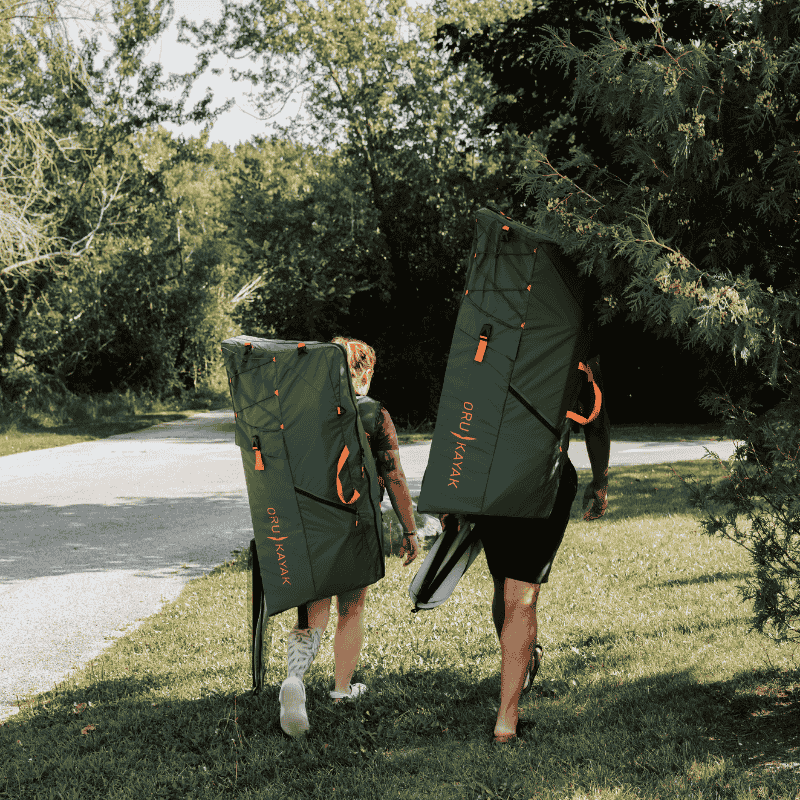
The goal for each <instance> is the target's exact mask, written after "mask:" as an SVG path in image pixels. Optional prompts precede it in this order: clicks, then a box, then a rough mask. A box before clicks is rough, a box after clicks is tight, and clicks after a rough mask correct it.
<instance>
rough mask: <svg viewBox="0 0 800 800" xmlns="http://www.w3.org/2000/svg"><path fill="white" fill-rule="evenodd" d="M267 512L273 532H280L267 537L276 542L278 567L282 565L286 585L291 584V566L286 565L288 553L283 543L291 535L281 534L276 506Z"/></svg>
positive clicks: (282, 574) (282, 575)
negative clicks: (284, 549)
mask: <svg viewBox="0 0 800 800" xmlns="http://www.w3.org/2000/svg"><path fill="white" fill-rule="evenodd" d="M267 514H269V517H270V519H269V521H270V522H271V523H272V532H273V533H277V534H278V535H277V536H267V539H270V540H272V541H273V542H275V553H276V554H277V556H278V567H280V570H281V577H282V578H283V583H284V585H286V586H291V585H292V582H291V581H290V580H289V568H288V567H287V566H286V553H284V552H283V544H282V542H284V541H286V539H288V538H289V537H288V536H281V535H280V533H281V524H280V521H279V520H278V512H277V511H276V510H275V509H274V508H268V509H267Z"/></svg>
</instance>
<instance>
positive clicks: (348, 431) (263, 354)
mask: <svg viewBox="0 0 800 800" xmlns="http://www.w3.org/2000/svg"><path fill="white" fill-rule="evenodd" d="M222 352H223V356H224V360H225V366H226V369H227V371H228V378H229V382H230V392H231V399H232V401H233V407H234V412H235V414H236V444H237V445H238V446H239V447H240V448H241V452H242V463H243V465H244V474H245V481H246V484H247V495H248V498H249V501H250V514H251V518H252V521H253V532H254V536H255V543H256V551H257V553H256V554H257V558H258V569H259V573H260V579H261V585H262V587H263V602H264V603H265V605H266V613H267V614H268V615H269V616H272V615H274V614H278V613H280V612H282V611H286V610H287V609H290V608H294V607H296V606H297V607H300V606H303V605H305V604H306V603H308V602H310V601H312V600H317V599H320V598H323V597H330V596H331V595H335V594H339V593H342V592H346V591H350V590H353V589H359V588H361V587H363V586H368V585H369V584H372V583H375V582H376V581H378V580H380V579H381V578H382V577H383V576H384V571H385V570H384V555H383V545H382V526H381V510H380V488H379V483H378V475H377V471H376V468H375V461H374V459H373V457H372V455H371V453H370V448H369V443H368V440H367V436H366V433H365V431H364V426H363V424H362V422H361V419H360V417H359V413H358V408H357V404H356V395H355V392H354V391H353V385H352V382H351V380H350V372H349V369H348V366H347V356H346V354H345V350H344V348H343V347H341V346H340V345H338V344H328V343H322V342H305V343H303V342H297V341H284V340H277V339H259V338H256V337H252V336H237V337H235V338H233V339H227V340H226V341H224V342H223V343H222ZM254 577H255V573H254ZM255 588H256V587H254V596H255ZM260 607H261V604H260V603H259V608H260Z"/></svg>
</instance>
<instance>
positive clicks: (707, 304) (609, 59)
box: [521, 0, 800, 636]
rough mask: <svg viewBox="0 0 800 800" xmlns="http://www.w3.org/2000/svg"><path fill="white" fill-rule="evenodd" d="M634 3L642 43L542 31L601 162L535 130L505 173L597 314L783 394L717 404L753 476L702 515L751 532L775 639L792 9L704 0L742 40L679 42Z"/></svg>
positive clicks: (798, 66)
mask: <svg viewBox="0 0 800 800" xmlns="http://www.w3.org/2000/svg"><path fill="white" fill-rule="evenodd" d="M635 5H636V7H637V8H638V10H639V11H640V13H641V14H642V16H643V17H644V18H645V19H647V20H648V21H649V24H650V25H651V28H652V35H651V36H650V37H649V38H648V39H642V40H639V41H633V40H632V39H631V38H630V37H628V36H626V35H625V33H624V32H623V31H621V30H619V29H617V28H615V27H613V26H610V25H605V26H602V21H601V20H597V23H598V26H599V27H600V28H601V30H602V33H600V34H598V35H597V36H596V37H595V40H594V43H593V44H592V45H591V46H590V47H588V48H579V47H578V46H576V45H575V44H573V43H572V42H571V40H570V38H569V34H568V32H567V31H556V30H553V29H550V30H549V35H548V37H547V38H546V39H545V43H544V50H543V58H544V60H545V61H547V62H553V63H558V64H561V65H562V66H563V67H564V68H569V69H571V70H573V72H574V75H575V83H574V85H573V93H572V98H571V99H572V109H573V111H574V112H577V114H578V118H579V123H580V124H581V125H583V126H590V125H594V126H597V127H598V128H601V129H602V130H603V132H604V135H605V136H606V137H607V139H608V142H609V150H608V151H607V152H606V154H605V155H606V158H605V159H604V160H603V161H600V162H599V163H598V162H595V161H594V160H593V159H590V158H588V157H587V154H586V153H585V152H582V151H579V150H575V151H573V153H572V154H571V156H572V157H571V158H569V159H564V160H561V161H558V160H555V159H551V158H550V157H549V155H548V153H547V152H546V151H545V150H544V148H543V147H542V146H541V143H539V142H536V141H534V142H532V143H531V147H530V150H529V151H528V153H527V154H526V158H525V161H524V163H523V164H522V167H521V176H522V177H521V184H522V186H523V187H524V189H525V191H526V193H527V196H528V198H529V201H530V218H531V220H532V221H533V222H534V224H535V225H536V226H540V227H541V228H543V229H544V230H546V231H548V232H549V233H551V234H553V235H554V236H556V237H558V238H559V240H560V241H561V242H562V244H563V247H564V249H565V250H566V251H567V252H568V253H570V254H573V255H574V256H575V258H576V259H578V260H579V262H580V264H581V266H582V269H584V270H585V271H586V272H592V273H593V274H595V275H596V276H597V277H598V278H599V280H600V281H601V283H602V285H603V286H604V287H605V291H604V300H603V302H602V308H601V309H600V311H601V314H602V316H603V317H604V318H606V319H607V318H610V317H612V316H613V315H614V314H615V313H619V312H621V311H627V312H628V313H629V315H630V316H631V317H632V318H634V319H639V320H642V321H643V322H644V323H645V324H646V325H648V326H651V327H654V326H655V327H657V326H661V327H662V328H663V329H669V330H671V331H672V332H673V334H674V335H675V336H676V338H680V339H681V340H682V341H684V342H685V343H686V344H688V345H689V346H698V345H705V346H707V347H709V348H712V349H714V350H716V351H719V352H725V353H727V354H728V357H729V359H730V362H731V363H732V362H734V361H738V362H747V363H752V364H755V365H756V366H757V367H758V369H759V371H760V373H761V375H762V376H763V377H762V380H763V381H764V382H765V383H770V384H772V385H774V386H776V387H778V388H779V389H780V390H781V391H782V392H783V396H784V398H785V399H784V401H783V403H782V404H780V405H779V406H778V407H777V408H776V409H775V410H774V411H773V413H772V414H771V415H769V416H767V417H762V418H761V419H760V420H759V419H753V417H752V416H751V414H750V412H748V410H747V409H743V410H738V411H737V410H736V409H734V408H732V407H730V405H729V411H730V412H731V413H732V415H733V416H734V417H736V418H737V419H738V421H739V427H738V432H739V433H740V434H742V435H744V436H745V439H746V445H745V446H744V447H743V448H742V450H741V451H740V453H739V457H740V458H743V457H744V456H745V455H748V454H749V455H750V456H751V457H752V458H753V459H754V463H755V465H756V470H757V475H758V476H759V477H758V479H757V480H756V479H754V478H753V475H752V474H751V473H750V472H748V471H746V470H742V469H739V468H738V467H736V468H734V469H733V470H731V471H730V472H729V479H730V480H729V482H728V490H729V491H728V493H725V492H723V493H722V494H721V495H719V496H718V497H719V498H722V499H725V500H726V501H727V502H728V503H729V508H730V509H731V512H730V515H729V516H727V517H724V518H719V517H714V516H713V514H712V516H711V517H708V518H707V520H706V523H705V524H706V529H707V530H708V531H709V532H710V533H716V534H720V535H729V536H731V537H732V538H740V539H741V537H742V536H744V537H745V538H747V540H748V541H749V542H750V543H751V544H752V545H753V548H752V552H753V554H754V559H755V563H756V568H757V587H756V588H755V589H754V590H753V591H755V592H756V594H755V595H751V596H754V597H755V598H756V609H757V618H756V623H757V625H758V626H759V627H760V628H763V627H764V625H766V623H767V622H768V621H771V622H772V623H774V624H775V626H776V631H777V635H780V636H784V635H787V632H788V631H790V630H796V628H797V621H796V620H797V616H798V614H800V600H798V597H800V593H798V588H800V571H799V570H798V568H797V567H798V563H799V559H800V552H799V551H798V548H799V547H800V523H799V522H798V519H799V517H798V513H797V497H798V494H800V470H798V467H797V461H796V457H797V453H798V449H797V448H798V446H800V441H798V440H797V436H798V434H797V430H798V426H797V424H796V414H795V411H796V409H797V407H798V406H800V380H798V367H800V348H798V346H797V335H798V326H800V301H799V300H798V289H800V270H798V266H797V260H796V257H795V254H796V250H797V245H798V236H800V234H799V233H798V230H799V228H798V218H797V202H798V200H800V162H799V161H798V152H799V146H800V128H799V126H800V123H799V122H798V120H800V99H798V98H800V61H799V60H798V54H800V44H798V41H800V37H799V36H798V34H800V6H798V4H797V3H789V2H783V0H762V2H761V3H760V4H759V5H758V8H757V9H756V10H755V11H754V12H752V13H750V12H748V11H746V10H745V9H743V8H742V7H741V6H740V5H735V6H733V5H729V4H725V3H714V4H712V5H713V9H712V10H713V12H714V13H715V14H716V15H718V19H719V20H720V26H722V25H723V23H724V22H726V21H728V20H729V19H730V20H733V21H734V22H735V23H736V25H737V27H738V29H739V30H740V31H741V32H742V34H743V35H742V36H741V38H737V40H735V41H727V42H719V41H717V40H711V41H708V40H705V39H701V40H699V41H696V42H693V43H685V42H679V41H674V40H671V39H670V38H669V37H668V36H667V35H666V33H665V31H664V29H663V26H662V24H661V16H660V13H659V11H658V8H657V7H656V6H650V5H648V4H646V3H645V0H636V3H635ZM725 402H726V401H724V400H718V401H717V402H716V404H715V407H716V408H717V409H718V410H722V409H723V406H724V403H725ZM784 423H788V424H784ZM764 448H767V449H768V450H769V451H771V452H770V457H769V458H764V457H763V452H764ZM748 481H752V482H750V483H748ZM737 493H738V495H737ZM737 496H739V497H740V500H741V502H739V500H736V497H737ZM741 498H744V499H741ZM767 509H773V510H774V512H775V513H774V515H773V516H772V517H770V516H769V513H770V512H768V511H767ZM743 513H744V514H745V515H746V516H747V515H748V514H749V515H750V523H751V524H750V525H749V526H746V527H745V528H744V529H743V530H744V531H745V533H743V530H742V529H737V528H736V520H737V518H738V517H739V516H740V515H741V514H743ZM779 560H783V562H784V563H786V564H788V565H789V566H788V567H787V569H786V570H785V571H783V572H781V571H779V570H777V568H776V563H777V561H779ZM776 598H777V599H776ZM791 620H794V621H791ZM792 626H793V627H792Z"/></svg>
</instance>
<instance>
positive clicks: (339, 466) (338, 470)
mask: <svg viewBox="0 0 800 800" xmlns="http://www.w3.org/2000/svg"><path fill="white" fill-rule="evenodd" d="M349 455H350V450H349V448H348V447H347V445H345V446H344V450H342V454H341V455H340V456H339V463H338V464H337V466H336V491H337V492H338V493H339V499H340V500H341V501H342V502H343V503H344V504H345V505H346V506H349V505H350V504H351V503H355V501H356V500H358V498H359V497H361V495H360V494H359V493H358V491H357V490H356V489H353V496H352V497H351V498H350V499H349V500H345V499H344V494H343V491H342V479H341V478H340V477H339V475H340V473H341V471H342V467H343V466H344V462H345V461H347V456H349Z"/></svg>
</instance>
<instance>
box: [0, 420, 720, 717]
mask: <svg viewBox="0 0 800 800" xmlns="http://www.w3.org/2000/svg"><path fill="white" fill-rule="evenodd" d="M704 444H707V445H708V446H710V447H711V448H712V449H716V450H717V451H718V452H719V453H720V455H722V456H723V457H727V456H728V455H730V453H731V452H732V451H733V444H732V443H730V442H727V443H726V442H697V443H695V442H686V443H676V444H664V443H661V444H659V443H657V442H650V443H641V442H615V443H614V444H613V446H612V464H616V465H622V464H642V463H660V462H664V461H679V460H685V459H695V458H700V457H702V455H703V453H704V450H703V445H704ZM429 451H430V443H429V442H423V443H419V444H412V445H403V446H402V447H401V448H400V454H401V460H402V463H403V467H404V469H405V472H406V475H407V477H408V482H409V486H410V488H411V492H412V494H417V493H418V492H419V490H420V486H421V482H422V475H423V472H424V471H425V465H426V464H427V459H428V453H429ZM570 456H571V457H572V460H573V462H574V463H575V466H576V467H577V468H578V469H581V468H588V466H589V462H588V458H587V457H586V448H585V446H584V445H583V444H582V443H580V442H575V443H573V444H572V445H571V447H570ZM385 502H387V503H388V501H385ZM251 537H252V527H251V524H250V514H249V509H248V505H247V498H246V494H245V485H244V473H243V471H242V465H241V457H240V455H239V449H238V448H237V447H236V445H235V444H234V442H233V425H232V420H231V412H230V411H209V412H205V413H201V414H198V415H196V416H194V417H191V418H190V419H188V420H181V421H178V422H169V423H163V424H161V425H158V426H156V427H155V428H151V429H148V430H145V431H139V432H137V433H130V434H123V435H120V436H112V437H110V438H108V439H101V440H99V441H94V442H83V443H80V444H73V445H67V446H65V447H58V448H53V449H49V450H35V451H33V452H30V453H18V454H15V455H10V456H4V457H1V458H0V643H2V644H0V720H2V719H4V718H6V717H8V716H9V715H11V714H14V713H16V711H17V710H18V708H17V706H16V703H15V700H16V698H17V697H18V696H20V695H24V694H29V693H34V692H42V691H47V690H49V689H51V688H52V687H53V686H55V685H56V684H57V683H59V682H61V681H63V680H64V679H65V678H67V677H68V676H69V675H70V674H71V673H72V672H73V671H74V670H75V669H77V668H79V667H81V666H83V665H85V664H86V663H88V662H89V661H91V660H92V659H93V658H95V657H96V656H98V655H99V654H100V653H101V652H102V651H103V650H104V649H105V648H106V647H107V646H108V645H109V643H110V642H111V641H113V639H114V638H116V637H118V636H122V635H123V634H124V633H125V632H127V631H130V630H132V629H133V628H134V627H136V625H137V624H139V622H140V621H141V620H143V619H144V618H146V617H148V616H150V615H152V614H154V613H156V612H157V611H159V609H160V608H161V607H162V606H163V605H164V603H166V602H169V601H170V600H173V599H175V598H176V597H177V596H178V594H179V593H180V591H181V589H182V588H183V586H184V585H185V584H186V583H187V581H189V580H190V579H192V578H194V577H197V576H199V575H202V574H204V573H206V572H208V571H210V570H211V569H213V568H214V567H215V566H217V565H218V564H221V563H222V562H223V561H225V560H226V559H227V558H229V557H230V554H231V551H232V550H234V549H239V548H243V547H246V546H247V544H248V542H249V541H250V538H251Z"/></svg>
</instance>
